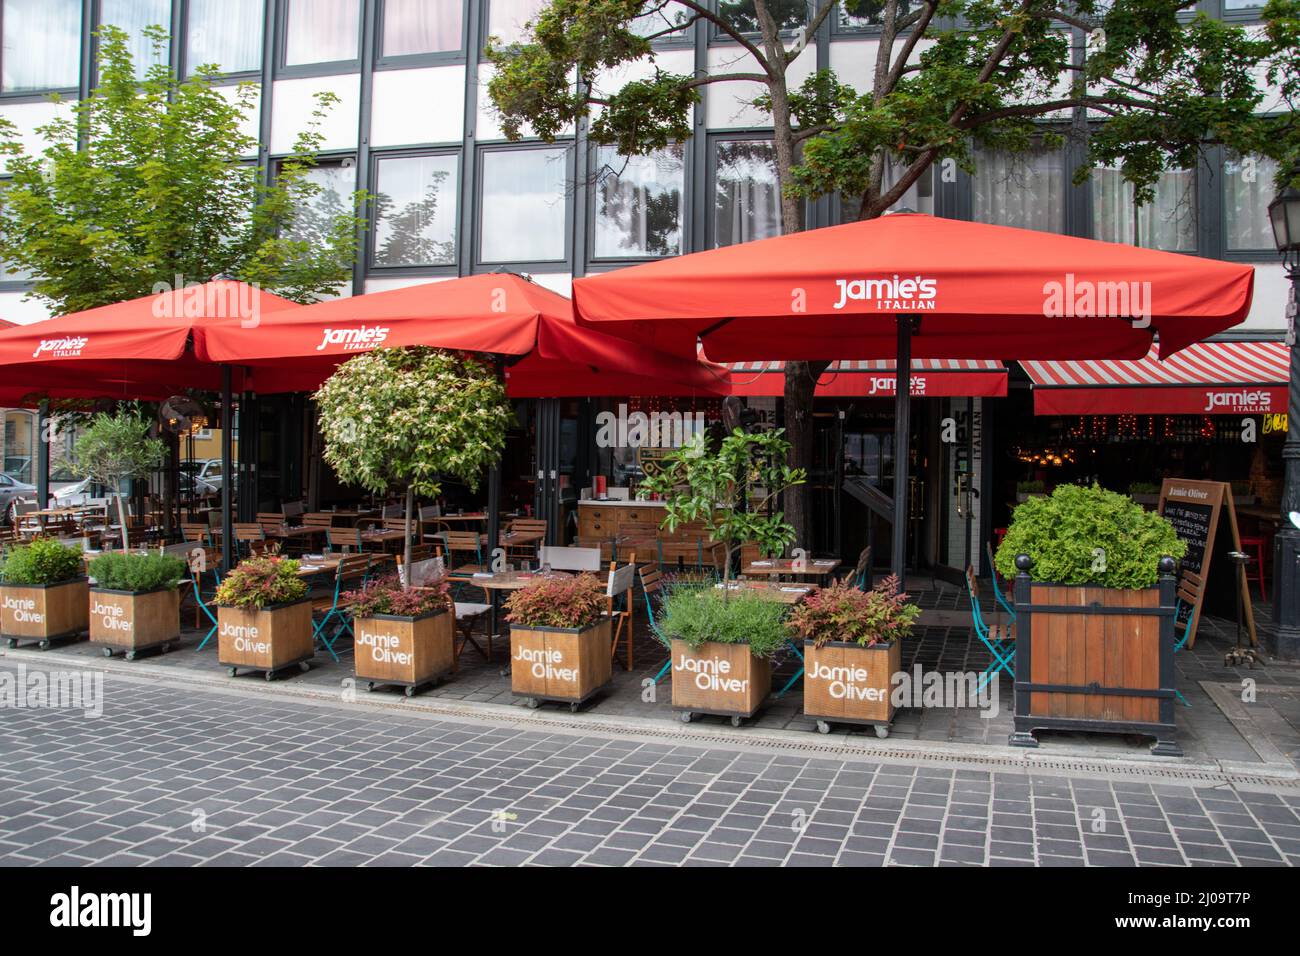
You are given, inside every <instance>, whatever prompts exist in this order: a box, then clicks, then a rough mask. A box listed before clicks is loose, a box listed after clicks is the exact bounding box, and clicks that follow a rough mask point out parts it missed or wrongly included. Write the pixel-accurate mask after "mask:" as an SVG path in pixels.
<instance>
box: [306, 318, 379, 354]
mask: <svg viewBox="0 0 1300 956" xmlns="http://www.w3.org/2000/svg"><path fill="white" fill-rule="evenodd" d="M387 338H388V329H386V328H384V327H383V326H380V325H376V326H373V327H371V328H366V327H365V326H364V325H363V326H362V327H361V328H359V329H326V330H325V332H324V335H323V337H322V338H321V340H320V345H318V346H316V351H317V352H321V351H324V350H325V349H327V348H329V347H330V346H331V345H337V346H340V347H341V348H342V350H343V351H344V352H356V351H360V350H362V349H373V348H378V347H379V346H380V345H383V344H384V340H385V339H387Z"/></svg>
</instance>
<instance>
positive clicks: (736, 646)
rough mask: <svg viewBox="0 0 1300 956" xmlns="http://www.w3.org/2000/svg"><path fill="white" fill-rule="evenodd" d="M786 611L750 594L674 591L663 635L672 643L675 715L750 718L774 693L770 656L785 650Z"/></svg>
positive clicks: (667, 604)
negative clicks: (676, 713) (770, 693)
mask: <svg viewBox="0 0 1300 956" xmlns="http://www.w3.org/2000/svg"><path fill="white" fill-rule="evenodd" d="M786 609H787V608H786V605H784V604H782V603H780V602H778V601H773V600H771V599H770V598H766V597H763V596H761V595H759V594H757V593H755V592H753V591H740V592H738V593H736V594H730V593H728V592H727V591H726V590H725V589H723V590H719V589H717V588H676V589H674V591H673V593H672V594H671V595H669V597H668V600H667V601H665V602H664V617H663V621H662V622H661V624H660V628H661V630H662V631H663V632H664V634H666V635H668V637H669V638H670V640H671V642H672V643H671V652H672V671H673V709H674V710H675V711H677V712H678V714H679V716H680V718H681V720H682V722H683V723H688V724H689V723H690V722H691V721H692V720H693V719H694V717H695V715H696V714H716V715H718V716H720V717H730V718H731V725H732V726H733V727H739V726H740V724H741V721H743V720H745V719H746V718H748V717H752V716H753V715H754V714H755V713H756V712H757V711H758V709H759V707H761V706H762V705H763V702H764V701H765V700H766V699H767V695H768V693H769V692H770V691H771V689H772V656H773V655H774V654H776V652H777V651H778V650H779V649H780V648H781V647H782V645H784V644H785V640H786V629H785V613H786Z"/></svg>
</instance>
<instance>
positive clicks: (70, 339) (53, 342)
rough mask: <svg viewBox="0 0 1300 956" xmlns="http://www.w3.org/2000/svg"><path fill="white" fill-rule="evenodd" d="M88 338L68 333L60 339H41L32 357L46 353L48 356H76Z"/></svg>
mask: <svg viewBox="0 0 1300 956" xmlns="http://www.w3.org/2000/svg"><path fill="white" fill-rule="evenodd" d="M89 342H90V339H89V338H87V337H86V336H84V335H69V336H65V337H64V338H61V339H41V344H40V345H38V346H36V351H35V352H33V353H32V358H40V357H41V356H42V355H48V356H49V357H50V358H76V357H77V356H78V355H80V354H81V350H82V349H84V348H85V347H86V345H87V344H88V343H89Z"/></svg>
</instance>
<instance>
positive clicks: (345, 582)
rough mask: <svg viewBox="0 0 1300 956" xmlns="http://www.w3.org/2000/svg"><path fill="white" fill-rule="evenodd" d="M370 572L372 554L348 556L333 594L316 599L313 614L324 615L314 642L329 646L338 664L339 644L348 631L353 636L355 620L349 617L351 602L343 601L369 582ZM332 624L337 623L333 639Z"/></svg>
mask: <svg viewBox="0 0 1300 956" xmlns="http://www.w3.org/2000/svg"><path fill="white" fill-rule="evenodd" d="M369 571H370V555H368V554H352V555H346V556H344V557H343V558H342V559H341V560H340V561H339V563H338V567H337V568H335V569H334V588H333V591H332V593H327V594H323V595H320V596H318V597H316V598H314V599H313V600H312V602H311V611H312V614H313V615H315V614H318V613H320V612H322V611H323V612H324V615H323V616H322V617H321V619H320V621H319V623H317V624H316V626H315V627H314V628H313V629H312V639H313V640H318V641H320V642H321V643H322V644H324V645H325V650H327V651H329V652H330V656H331V657H332V658H334V660H335V661H337V660H338V659H339V656H338V654H336V653H335V651H334V644H335V642H336V641H337V640H338V639H339V638H340V637H342V636H343V633H344V632H347V633H348V634H352V633H353V630H352V621H351V619H350V618H349V616H348V614H347V610H348V602H347V601H346V600H345V599H344V598H343V594H344V592H346V591H352V590H355V589H357V588H359V587H361V586H362V585H363V584H364V583H365V580H366V575H367V574H368V573H369ZM330 621H336V623H335V625H334V631H333V634H332V636H328V637H327V636H326V635H325V626H326V625H327V624H329V622H330Z"/></svg>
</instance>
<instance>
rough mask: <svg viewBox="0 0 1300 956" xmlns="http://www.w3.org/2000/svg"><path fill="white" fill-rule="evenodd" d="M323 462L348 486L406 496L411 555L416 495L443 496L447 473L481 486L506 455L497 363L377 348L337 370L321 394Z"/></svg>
mask: <svg viewBox="0 0 1300 956" xmlns="http://www.w3.org/2000/svg"><path fill="white" fill-rule="evenodd" d="M315 399H316V404H317V407H318V409H319V412H320V430H321V436H322V438H323V439H324V443H325V450H324V457H325V460H326V461H327V462H329V464H330V465H331V466H332V467H333V468H334V471H335V473H336V474H337V475H338V477H339V480H340V481H342V482H343V483H344V484H348V485H358V486H360V487H362V488H364V489H366V490H367V491H370V492H373V493H374V494H385V493H387V492H388V490H389V489H390V488H392V487H393V486H395V485H400V486H402V487H403V488H404V490H405V493H406V509H405V529H406V550H405V555H404V561H403V565H402V566H403V567H408V568H409V567H410V566H411V520H412V518H411V515H412V511H413V509H414V504H415V496H416V495H428V496H430V497H437V496H438V495H440V494H441V493H442V476H443V475H452V476H455V477H456V478H458V479H460V480H461V481H463V482H464V483H465V484H466V485H468V486H469V488H470V490H476V489H477V488H478V483H479V479H480V478H481V477H482V475H483V473H484V472H485V471H486V470H487V469H488V468H490V467H492V466H493V465H495V464H496V463H497V462H498V461H499V460H500V458H501V450H502V449H503V448H504V447H505V440H506V431H507V429H509V427H510V424H511V422H513V421H514V413H513V411H512V410H511V406H510V402H509V400H508V399H507V398H506V391H505V386H504V385H503V384H502V382H501V380H500V379H499V377H498V376H497V374H496V372H495V371H494V370H493V369H492V368H491V366H489V365H487V364H485V363H483V362H480V361H478V360H477V359H475V358H473V357H471V356H467V355H463V354H461V353H458V352H447V351H443V350H441V349H432V348H423V347H415V348H396V349H375V350H374V351H371V352H366V353H364V354H362V355H358V356H357V357H356V358H353V359H350V360H348V361H347V362H344V363H343V364H342V365H340V366H339V367H338V370H337V371H335V372H334V374H333V375H331V376H330V377H329V378H328V379H326V380H325V382H324V384H322V385H321V387H320V390H319V391H317V392H316V395H315Z"/></svg>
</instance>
